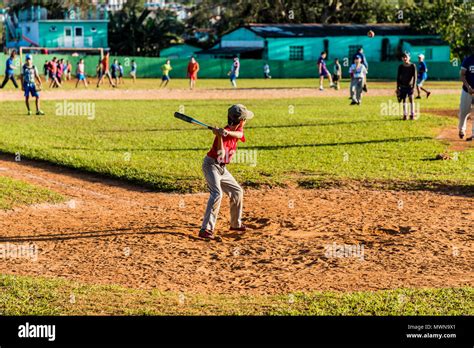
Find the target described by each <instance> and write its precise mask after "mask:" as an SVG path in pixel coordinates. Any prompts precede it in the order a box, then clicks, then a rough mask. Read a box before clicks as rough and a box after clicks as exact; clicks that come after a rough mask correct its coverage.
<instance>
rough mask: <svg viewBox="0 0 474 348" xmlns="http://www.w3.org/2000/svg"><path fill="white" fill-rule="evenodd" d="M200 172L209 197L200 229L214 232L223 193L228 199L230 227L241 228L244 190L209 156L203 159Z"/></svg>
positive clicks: (223, 167)
mask: <svg viewBox="0 0 474 348" xmlns="http://www.w3.org/2000/svg"><path fill="white" fill-rule="evenodd" d="M202 171H203V173H204V177H205V178H206V181H207V186H208V188H209V192H210V194H211V195H210V196H209V201H208V202H207V207H206V212H205V213H204V219H203V221H202V226H201V228H202V229H205V230H211V231H214V228H215V227H216V221H217V215H218V214H219V209H220V207H221V201H222V197H223V194H222V193H223V192H224V193H226V194H227V195H229V197H230V227H233V228H239V227H241V226H242V208H243V200H244V190H243V189H242V187H240V185H239V184H238V183H237V181H236V180H235V179H234V177H233V176H232V174H230V172H229V171H228V170H227V168H226V167H225V166H220V165H219V164H218V163H217V161H216V160H215V159H213V158H211V157H209V156H206V158H204V162H203V164H202Z"/></svg>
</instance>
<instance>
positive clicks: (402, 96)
mask: <svg viewBox="0 0 474 348" xmlns="http://www.w3.org/2000/svg"><path fill="white" fill-rule="evenodd" d="M402 61H403V64H400V65H399V66H398V73H397V91H396V92H397V97H398V102H399V103H400V102H403V119H404V120H407V119H408V110H407V108H408V107H407V97H408V99H409V100H410V120H414V119H415V103H414V101H413V90H414V89H415V85H416V66H415V64H413V63H411V62H410V55H409V54H408V53H407V52H405V53H403V54H402Z"/></svg>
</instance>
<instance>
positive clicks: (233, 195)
mask: <svg viewBox="0 0 474 348" xmlns="http://www.w3.org/2000/svg"><path fill="white" fill-rule="evenodd" d="M253 116H254V114H253V112H252V111H250V110H248V109H247V108H246V107H245V106H244V105H241V104H236V105H232V106H231V107H230V108H229V110H228V112H227V121H228V124H227V126H225V127H224V128H213V130H212V132H213V133H214V135H215V136H216V137H215V139H214V143H213V144H212V148H211V150H210V151H209V152H208V153H207V156H206V157H205V158H204V162H203V164H202V171H203V173H204V177H205V178H206V182H207V186H208V188H209V192H210V196H209V201H208V202H207V207H206V212H205V214H204V218H203V221H202V226H201V230H200V231H199V237H201V238H204V239H213V240H218V241H219V240H221V238H220V237H219V236H216V235H215V234H214V229H215V226H216V222H217V216H218V214H219V209H220V205H221V201H222V196H223V193H226V194H227V195H229V197H230V229H231V230H233V231H241V232H243V231H245V229H246V228H245V226H244V225H243V224H242V208H243V198H244V191H243V190H242V187H240V185H239V184H238V182H237V181H236V180H235V179H234V177H233V176H232V174H231V173H230V172H229V171H228V170H227V167H226V165H227V164H228V163H230V161H231V159H232V156H233V155H234V154H235V152H236V150H237V142H238V141H239V140H240V141H242V142H245V136H244V126H245V123H246V122H247V120H250V119H251V118H253Z"/></svg>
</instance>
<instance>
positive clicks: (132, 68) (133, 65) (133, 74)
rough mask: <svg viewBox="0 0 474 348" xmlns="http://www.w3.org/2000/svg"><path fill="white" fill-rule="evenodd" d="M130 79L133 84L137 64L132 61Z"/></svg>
mask: <svg viewBox="0 0 474 348" xmlns="http://www.w3.org/2000/svg"><path fill="white" fill-rule="evenodd" d="M130 77H131V78H132V80H133V83H135V81H136V80H137V63H136V62H135V60H132V62H131V69H130Z"/></svg>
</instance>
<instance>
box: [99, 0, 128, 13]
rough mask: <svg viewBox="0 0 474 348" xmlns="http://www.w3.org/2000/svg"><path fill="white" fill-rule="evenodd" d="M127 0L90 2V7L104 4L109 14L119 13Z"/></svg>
mask: <svg viewBox="0 0 474 348" xmlns="http://www.w3.org/2000/svg"><path fill="white" fill-rule="evenodd" d="M126 2H127V0H105V1H104V0H92V5H98V4H104V5H107V9H108V10H109V11H110V12H116V11H120V10H121V9H122V8H123V5H125V3H126Z"/></svg>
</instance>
